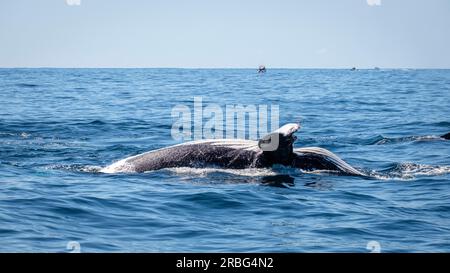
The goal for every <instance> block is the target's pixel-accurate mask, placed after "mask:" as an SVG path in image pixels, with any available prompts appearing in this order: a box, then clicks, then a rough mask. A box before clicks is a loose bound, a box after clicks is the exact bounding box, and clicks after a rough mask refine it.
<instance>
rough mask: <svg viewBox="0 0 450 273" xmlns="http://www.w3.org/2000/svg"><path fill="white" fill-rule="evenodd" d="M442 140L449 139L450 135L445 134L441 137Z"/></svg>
mask: <svg viewBox="0 0 450 273" xmlns="http://www.w3.org/2000/svg"><path fill="white" fill-rule="evenodd" d="M441 137H442V138H444V139H450V133H446V134H445V135H442V136H441Z"/></svg>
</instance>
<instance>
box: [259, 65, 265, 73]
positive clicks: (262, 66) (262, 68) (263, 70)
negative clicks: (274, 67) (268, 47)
mask: <svg viewBox="0 0 450 273" xmlns="http://www.w3.org/2000/svg"><path fill="white" fill-rule="evenodd" d="M258 73H266V67H265V66H264V65H260V66H259V67H258Z"/></svg>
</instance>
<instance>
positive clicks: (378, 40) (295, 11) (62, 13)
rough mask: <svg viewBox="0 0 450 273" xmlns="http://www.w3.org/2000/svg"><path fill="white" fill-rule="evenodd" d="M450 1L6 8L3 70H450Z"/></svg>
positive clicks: (67, 1) (54, 1)
mask: <svg viewBox="0 0 450 273" xmlns="http://www.w3.org/2000/svg"><path fill="white" fill-rule="evenodd" d="M449 50H450V1H449V0H339V1H337V0H309V1H306V0H277V1H274V0H270V1H268V0H259V1H256V0H221V1H219V0H39V1H37V0H0V67H185V68H255V67H258V65H260V64H265V65H266V66H267V67H268V68H270V67H279V68H348V67H358V68H373V67H381V68H450V52H449Z"/></svg>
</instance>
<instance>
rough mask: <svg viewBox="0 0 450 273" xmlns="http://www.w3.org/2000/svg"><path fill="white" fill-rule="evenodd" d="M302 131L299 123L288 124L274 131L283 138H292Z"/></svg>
mask: <svg viewBox="0 0 450 273" xmlns="http://www.w3.org/2000/svg"><path fill="white" fill-rule="evenodd" d="M299 129H300V124H298V123H288V124H285V125H283V126H282V127H280V128H278V129H277V130H275V131H274V133H279V134H281V135H283V136H290V135H292V134H293V133H295V132H297V131H298V130H299Z"/></svg>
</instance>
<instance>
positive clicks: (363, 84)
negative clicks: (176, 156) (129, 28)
mask: <svg viewBox="0 0 450 273" xmlns="http://www.w3.org/2000/svg"><path fill="white" fill-rule="evenodd" d="M194 97H201V98H202V100H203V103H204V104H205V105H207V104H209V103H211V104H217V105H219V106H221V107H225V105H236V104H242V105H278V106H279V123H280V125H282V124H285V123H290V122H299V121H300V122H301V126H302V128H301V129H300V131H299V132H298V133H297V134H296V135H297V137H298V139H297V140H296V142H295V147H309V146H318V147H322V148H326V149H328V150H330V151H332V152H333V153H335V154H337V155H338V156H340V157H341V158H342V159H344V160H345V161H346V162H348V163H349V164H351V165H352V166H354V167H355V168H357V169H359V170H361V171H363V172H364V173H366V174H367V175H368V177H367V178H364V177H350V176H338V175H334V174H332V173H310V172H304V171H301V170H294V169H290V168H287V167H280V166H276V167H274V168H271V169H259V170H254V169H252V170H250V169H244V170H227V169H219V168H206V169H195V168H174V169H167V170H160V171H152V172H146V173H119V174H105V173H101V172H99V170H100V169H101V168H102V167H104V166H107V165H109V164H111V163H113V162H115V161H117V160H119V159H122V158H125V157H127V156H131V155H136V154H139V153H142V152H145V151H149V150H152V149H158V148H162V147H166V146H168V145H173V144H178V143H180V141H179V140H176V139H174V138H173V137H172V135H171V128H172V124H173V122H174V121H173V118H172V116H171V111H172V109H173V107H175V106H176V105H188V106H192V105H193V99H194ZM449 116H450V70H415V69H395V70H389V69H380V70H375V69H368V70H356V71H350V70H349V69H270V68H269V69H268V71H267V73H264V74H262V73H261V74H258V73H257V72H256V70H254V69H46V68H40V69H0V242H1V243H0V252H71V251H80V252H371V251H376V252H448V251H450V204H449V200H450V141H445V140H443V139H441V138H439V136H440V135H442V134H444V133H447V132H449V131H450V118H449Z"/></svg>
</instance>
